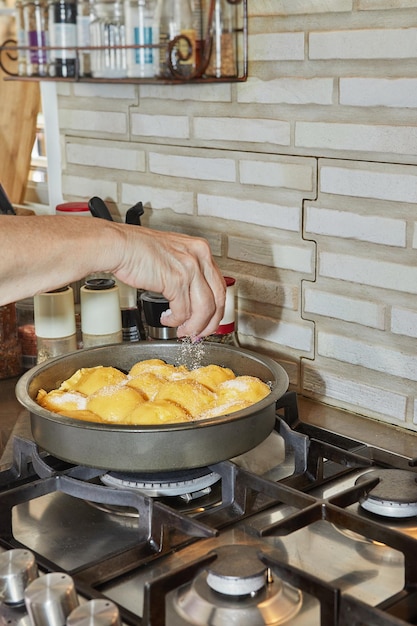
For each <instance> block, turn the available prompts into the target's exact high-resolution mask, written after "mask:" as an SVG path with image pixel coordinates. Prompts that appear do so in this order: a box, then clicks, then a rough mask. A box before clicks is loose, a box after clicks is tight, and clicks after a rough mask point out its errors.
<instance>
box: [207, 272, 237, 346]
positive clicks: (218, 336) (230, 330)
mask: <svg viewBox="0 0 417 626" xmlns="http://www.w3.org/2000/svg"><path fill="white" fill-rule="evenodd" d="M223 278H224V280H225V281H226V302H225V307H224V315H223V318H222V319H221V320H220V324H219V326H218V328H217V330H216V332H215V333H213V334H212V335H209V336H208V337H206V341H210V342H213V343H223V344H228V345H235V346H238V345H239V340H238V337H237V333H236V325H235V298H236V292H235V290H236V279H235V278H233V277H232V276H224V277H223Z"/></svg>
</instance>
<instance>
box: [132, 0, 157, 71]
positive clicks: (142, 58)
mask: <svg viewBox="0 0 417 626" xmlns="http://www.w3.org/2000/svg"><path fill="white" fill-rule="evenodd" d="M124 8H125V28H126V45H127V46H138V47H137V48H128V50H127V75H128V76H137V77H139V78H147V77H153V76H155V75H156V74H157V72H158V65H159V49H158V48H157V47H156V46H157V44H158V43H159V29H158V28H157V27H156V23H155V19H154V18H155V1H154V0H125V3H124ZM141 46H142V47H141Z"/></svg>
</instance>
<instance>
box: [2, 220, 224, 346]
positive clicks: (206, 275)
mask: <svg viewBox="0 0 417 626" xmlns="http://www.w3.org/2000/svg"><path fill="white" fill-rule="evenodd" d="M93 272H110V273H113V274H114V275H115V276H116V278H118V279H119V280H121V281H122V282H125V283H127V284H128V285H131V286H132V287H136V288H138V289H139V288H142V289H149V290H151V291H156V292H158V293H162V294H163V295H164V296H165V297H166V298H167V299H168V301H169V303H170V310H169V312H168V314H167V315H166V316H164V319H163V323H164V324H165V325H166V326H173V327H177V328H178V333H179V335H180V336H184V335H188V336H191V337H198V336H199V335H207V334H210V333H212V332H214V331H215V330H216V328H217V326H218V324H219V322H220V320H221V317H222V314H223V310H224V300H225V285H224V280H223V278H222V276H221V273H220V270H219V268H218V267H217V265H216V264H215V263H214V261H213V258H212V255H211V251H210V247H209V245H208V243H207V241H206V240H205V239H200V238H195V237H188V236H186V235H182V234H180V233H166V232H160V231H157V230H152V229H149V228H143V227H141V228H138V227H137V226H128V225H125V224H118V223H116V222H109V221H107V220H100V219H91V220H86V218H84V217H78V218H76V217H59V216H52V215H49V216H35V217H14V216H1V217H0V305H1V304H6V303H8V302H15V301H16V300H20V299H22V298H25V297H28V296H33V295H35V294H37V293H42V292H45V291H51V290H52V289H57V288H58V287H62V286H63V285H68V284H69V283H72V282H74V281H76V280H80V279H82V278H84V277H85V276H87V275H89V274H91V273H93Z"/></svg>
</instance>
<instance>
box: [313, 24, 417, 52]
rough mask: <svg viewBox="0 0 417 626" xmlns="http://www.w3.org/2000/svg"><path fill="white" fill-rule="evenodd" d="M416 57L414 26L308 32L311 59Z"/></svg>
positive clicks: (416, 34)
mask: <svg viewBox="0 0 417 626" xmlns="http://www.w3.org/2000/svg"><path fill="white" fill-rule="evenodd" d="M415 57H417V29H416V28H398V29H395V28H392V29H389V28H385V29H374V30H371V29H365V28H363V29H361V30H336V31H332V32H317V33H310V36H309V58H310V59H407V58H415Z"/></svg>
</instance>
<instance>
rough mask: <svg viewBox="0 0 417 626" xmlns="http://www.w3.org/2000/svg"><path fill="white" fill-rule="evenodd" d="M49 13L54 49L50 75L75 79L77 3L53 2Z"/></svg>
mask: <svg viewBox="0 0 417 626" xmlns="http://www.w3.org/2000/svg"><path fill="white" fill-rule="evenodd" d="M49 11H50V15H49V19H50V25H51V27H50V31H51V32H50V43H51V48H52V49H51V66H50V75H51V76H57V77H59V78H74V77H75V75H76V71H77V50H76V46H77V4H76V1H75V0H53V1H52V2H51V5H50V9H49ZM60 46H62V48H61V47H60Z"/></svg>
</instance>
